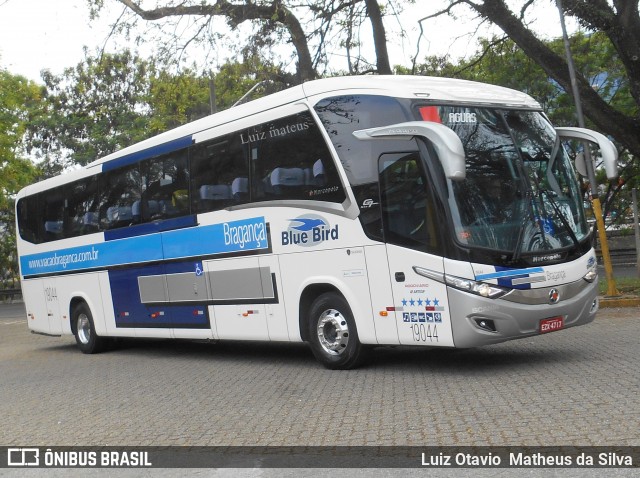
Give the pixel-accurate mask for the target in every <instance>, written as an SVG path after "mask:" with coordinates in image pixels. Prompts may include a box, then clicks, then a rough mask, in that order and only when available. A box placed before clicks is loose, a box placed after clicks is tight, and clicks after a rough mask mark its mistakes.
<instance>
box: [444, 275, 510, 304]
mask: <svg viewBox="0 0 640 478" xmlns="http://www.w3.org/2000/svg"><path fill="white" fill-rule="evenodd" d="M444 282H445V284H447V285H450V286H451V287H454V288H456V289H460V290H463V291H465V292H471V293H472V294H476V295H479V296H481V297H487V298H489V299H497V298H498V297H502V296H503V295H505V294H506V293H508V292H509V289H505V288H504V287H500V286H497V285H494V284H487V283H486V282H477V281H474V280H471V279H463V278H461V277H456V276H451V275H449V274H445V275H444Z"/></svg>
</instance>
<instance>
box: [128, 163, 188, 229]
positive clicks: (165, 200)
mask: <svg viewBox="0 0 640 478" xmlns="http://www.w3.org/2000/svg"><path fill="white" fill-rule="evenodd" d="M140 166H141V173H142V178H141V181H142V182H141V185H142V196H141V198H140V199H139V200H135V201H134V202H133V204H132V206H131V214H132V222H133V223H134V224H136V223H138V222H147V221H157V220H162V219H168V218H171V217H177V216H184V215H187V214H189V172H188V164H187V150H181V151H175V152H173V153H169V154H166V155H163V156H160V157H156V158H151V159H148V160H146V161H143V162H142V163H141V165H140Z"/></svg>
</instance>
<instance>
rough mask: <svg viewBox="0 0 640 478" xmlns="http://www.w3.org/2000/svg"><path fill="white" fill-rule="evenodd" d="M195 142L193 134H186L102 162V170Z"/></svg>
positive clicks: (169, 151)
mask: <svg viewBox="0 0 640 478" xmlns="http://www.w3.org/2000/svg"><path fill="white" fill-rule="evenodd" d="M192 144H193V139H192V137H191V136H185V137H184V138H178V139H174V140H172V141H168V142H167V143H163V144H159V145H157V146H152V147H151V148H147V149H143V150H142V151H136V152H135V153H131V154H127V155H125V156H121V157H119V158H116V159H112V160H111V161H108V162H106V163H103V164H102V171H111V170H112V169H117V168H120V167H122V166H127V165H129V164H134V163H138V162H140V161H142V160H143V159H147V158H152V157H154V156H159V155H161V154H166V153H171V152H173V151H177V150H179V149H184V148H188V147H189V146H191V145H192Z"/></svg>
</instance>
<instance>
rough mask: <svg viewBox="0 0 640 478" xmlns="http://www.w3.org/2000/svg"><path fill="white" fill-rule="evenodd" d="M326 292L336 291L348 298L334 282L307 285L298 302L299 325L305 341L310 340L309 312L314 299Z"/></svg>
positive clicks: (301, 335)
mask: <svg viewBox="0 0 640 478" xmlns="http://www.w3.org/2000/svg"><path fill="white" fill-rule="evenodd" d="M326 292H335V293H337V294H340V295H341V296H342V297H343V298H345V300H347V299H346V297H345V295H344V294H343V293H342V291H340V289H338V288H337V287H336V286H335V285H333V284H328V283H316V284H309V285H307V286H306V287H305V288H304V290H303V291H302V293H301V294H300V301H299V303H298V327H299V329H300V338H301V339H302V340H303V341H304V342H308V341H309V326H308V314H309V309H311V304H312V303H313V301H314V300H315V299H316V298H317V297H320V296H321V295H322V294H324V293H326Z"/></svg>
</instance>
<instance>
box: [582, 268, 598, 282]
mask: <svg viewBox="0 0 640 478" xmlns="http://www.w3.org/2000/svg"><path fill="white" fill-rule="evenodd" d="M582 278H583V279H584V280H586V281H587V282H593V281H594V280H596V279H597V278H598V266H595V265H594V266H593V267H591V268H590V269H589V270H588V271H587V273H586V274H585V275H584V276H582Z"/></svg>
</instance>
